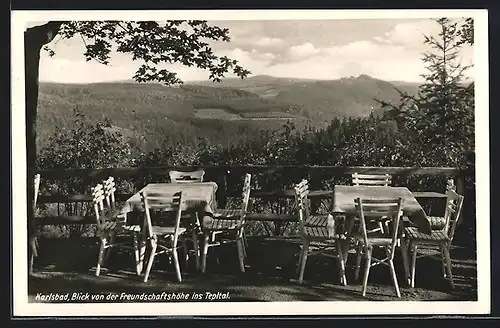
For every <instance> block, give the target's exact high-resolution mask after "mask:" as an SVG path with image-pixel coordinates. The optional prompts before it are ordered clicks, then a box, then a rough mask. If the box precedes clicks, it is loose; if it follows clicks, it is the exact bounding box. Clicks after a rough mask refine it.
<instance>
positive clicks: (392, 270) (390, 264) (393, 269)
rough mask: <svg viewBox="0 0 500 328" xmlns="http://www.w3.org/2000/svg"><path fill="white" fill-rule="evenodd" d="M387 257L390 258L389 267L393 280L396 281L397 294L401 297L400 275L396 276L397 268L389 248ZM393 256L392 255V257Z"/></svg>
mask: <svg viewBox="0 0 500 328" xmlns="http://www.w3.org/2000/svg"><path fill="white" fill-rule="evenodd" d="M386 252H387V257H388V258H389V260H388V262H389V269H390V270H391V277H392V282H393V283H394V288H396V295H398V297H399V298H400V297H401V292H400V291H399V284H398V277H397V276H396V269H395V268H394V261H393V260H392V259H393V256H392V254H390V252H391V250H390V249H389V248H387V249H386ZM390 256H391V257H390Z"/></svg>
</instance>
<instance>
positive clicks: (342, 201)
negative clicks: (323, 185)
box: [332, 185, 431, 234]
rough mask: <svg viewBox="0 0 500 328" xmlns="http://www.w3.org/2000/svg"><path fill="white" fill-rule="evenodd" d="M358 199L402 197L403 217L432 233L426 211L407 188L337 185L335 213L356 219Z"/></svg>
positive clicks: (420, 228)
mask: <svg viewBox="0 0 500 328" xmlns="http://www.w3.org/2000/svg"><path fill="white" fill-rule="evenodd" d="M358 197H360V198H362V199H382V198H399V197H401V198H403V201H404V204H403V215H404V216H406V217H408V219H409V221H410V222H411V224H413V225H415V226H416V227H417V228H418V230H419V231H420V232H423V233H427V234H430V233H431V223H430V221H429V220H428V219H427V215H426V214H425V211H424V210H423V208H422V206H420V204H419V203H418V201H417V199H416V198H415V196H414V195H413V194H412V192H411V191H410V190H409V189H408V188H406V187H382V186H380V187H379V186H343V185H336V186H335V187H334V190H333V210H332V211H333V213H337V214H345V215H347V216H351V217H355V216H356V215H357V214H358V213H357V210H356V207H355V205H354V200H355V199H356V198H358Z"/></svg>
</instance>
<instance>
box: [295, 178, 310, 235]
mask: <svg viewBox="0 0 500 328" xmlns="http://www.w3.org/2000/svg"><path fill="white" fill-rule="evenodd" d="M294 189H295V202H296V204H297V212H298V215H299V226H300V233H301V234H304V224H305V222H306V221H307V218H308V217H309V204H308V203H309V202H308V197H307V196H308V195H309V182H308V181H307V180H306V179H303V180H302V181H301V182H299V183H298V184H296V185H295V188H294Z"/></svg>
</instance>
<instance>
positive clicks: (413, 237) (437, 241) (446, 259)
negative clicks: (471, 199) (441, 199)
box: [405, 189, 464, 288]
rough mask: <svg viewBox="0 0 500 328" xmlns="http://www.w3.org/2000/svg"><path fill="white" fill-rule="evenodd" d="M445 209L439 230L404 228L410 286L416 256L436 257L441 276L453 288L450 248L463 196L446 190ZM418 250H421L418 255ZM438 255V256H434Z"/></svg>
mask: <svg viewBox="0 0 500 328" xmlns="http://www.w3.org/2000/svg"><path fill="white" fill-rule="evenodd" d="M446 196H447V197H446V209H445V214H444V219H445V225H444V228H443V229H441V230H432V231H431V234H425V233H421V232H419V231H418V230H417V228H415V227H407V228H405V238H406V240H407V241H408V245H409V248H410V250H411V255H412V263H411V283H410V284H411V287H412V288H413V287H414V286H415V267H416V262H417V258H420V257H431V258H437V259H439V260H440V261H441V263H442V271H443V276H444V277H445V278H446V277H448V279H449V281H450V285H451V287H452V288H454V283H453V274H452V270H451V257H450V248H451V245H452V243H453V237H454V235H455V228H456V225H457V222H458V220H459V219H460V215H461V212H462V204H463V201H464V197H463V196H462V195H459V194H457V193H456V192H455V191H454V190H453V189H448V191H447V192H446ZM419 250H421V252H420V255H419V254H418V253H419ZM436 255H439V258H438V257H437V256H436Z"/></svg>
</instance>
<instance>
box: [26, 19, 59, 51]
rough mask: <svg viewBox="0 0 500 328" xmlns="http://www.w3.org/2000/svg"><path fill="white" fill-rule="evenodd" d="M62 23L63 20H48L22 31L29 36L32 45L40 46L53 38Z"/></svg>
mask: <svg viewBox="0 0 500 328" xmlns="http://www.w3.org/2000/svg"><path fill="white" fill-rule="evenodd" d="M64 23H65V21H50V22H48V23H46V24H44V25H40V26H35V27H31V28H28V29H26V32H24V33H25V36H26V37H27V38H29V41H31V42H33V44H32V45H33V46H36V47H40V48H41V47H42V46H43V45H44V44H47V43H49V42H51V41H52V40H54V38H55V36H56V35H57V32H59V29H60V28H61V25H62V24H64Z"/></svg>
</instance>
